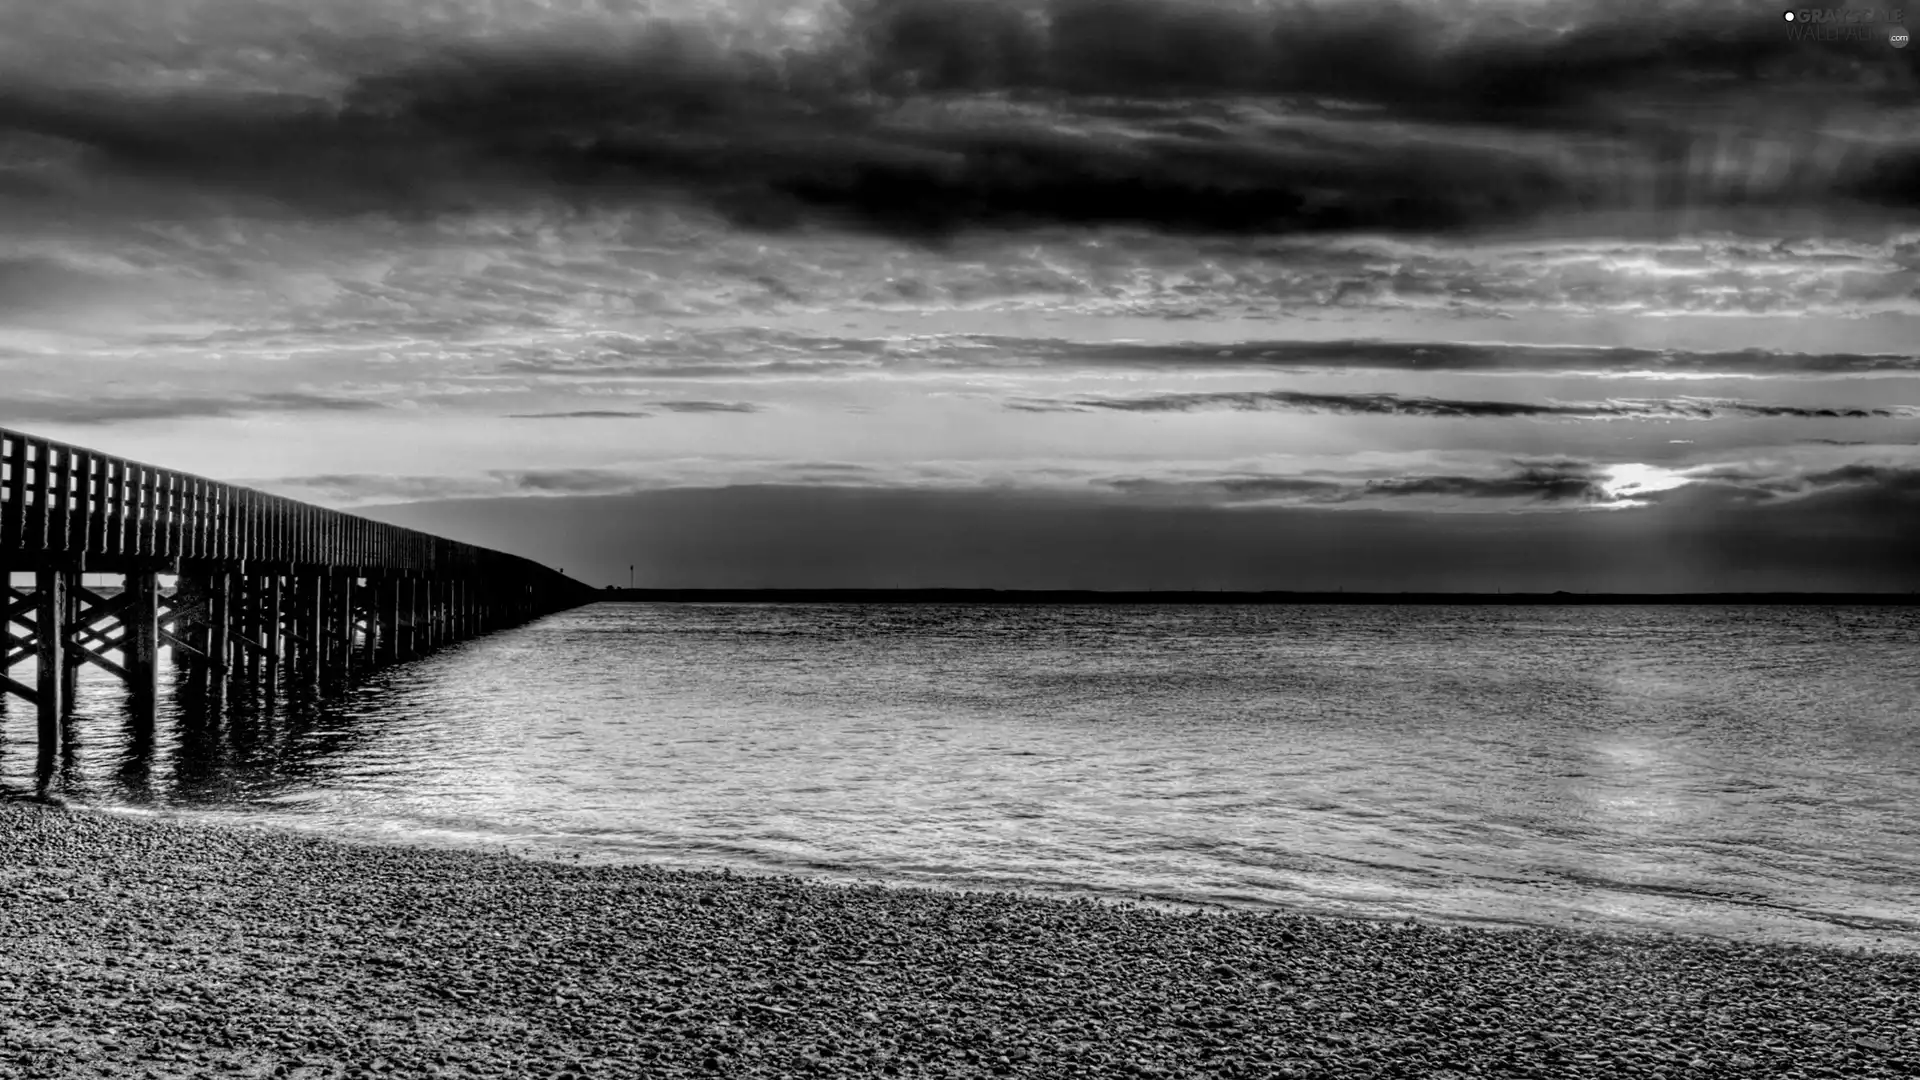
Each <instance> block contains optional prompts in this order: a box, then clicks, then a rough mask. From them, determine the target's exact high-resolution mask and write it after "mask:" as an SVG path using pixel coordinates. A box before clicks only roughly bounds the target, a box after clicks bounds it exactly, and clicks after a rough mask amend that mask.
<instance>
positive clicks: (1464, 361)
mask: <svg viewBox="0 0 1920 1080" xmlns="http://www.w3.org/2000/svg"><path fill="white" fill-rule="evenodd" d="M968 344H970V345H971V346H972V348H971V349H969V350H967V351H965V352H962V351H961V350H958V349H955V350H954V351H953V352H952V353H951V354H949V355H953V356H954V357H956V358H961V357H965V356H969V355H970V356H972V357H975V358H977V359H978V360H979V361H980V362H981V363H983V364H995V363H999V364H1007V365H1012V364H1016V363H1017V364H1025V365H1031V364H1033V363H1035V362H1041V363H1045V364H1047V365H1049V366H1058V367H1082V368H1090V369H1100V368H1122V369H1130V368H1145V369H1161V370H1177V369H1181V368H1196V367H1209V368H1239V367H1245V368H1275V369H1284V370H1289V371H1315V372H1336V371H1354V370H1361V371H1366V370H1373V371H1458V372H1475V373H1504V372H1517V373H1527V374H1538V375H1593V376H1621V375H1635V376H1645V375H1649V374H1651V375H1656V376H1660V375H1666V376H1688V377H1714V376H1720V377H1724V376H1738V375H1757V376H1793V375H1868V374H1882V375H1885V374H1906V373H1914V372H1920V357H1916V356H1914V355H1912V354H1892V353H1872V354H1862V353H1799V352H1787V351H1780V350H1771V349H1740V350H1730V351H1722V352H1698V351H1689V350H1684V349H1640V348H1627V347H1606V346H1576V345H1512V344H1504V343H1500V342H1449V341H1375V340H1359V339H1349V340H1339V341H1246V342H1237V343H1233V344H1227V345H1218V344H1206V345H1201V344H1161V345H1149V344H1135V343H1125V342H1112V343H1107V342H1078V341H1064V340H1035V339H1023V338H986V337H983V338H975V339H972V340H971V341H969V343H968ZM982 346H991V348H992V351H991V352H988V351H986V350H985V349H983V348H982Z"/></svg>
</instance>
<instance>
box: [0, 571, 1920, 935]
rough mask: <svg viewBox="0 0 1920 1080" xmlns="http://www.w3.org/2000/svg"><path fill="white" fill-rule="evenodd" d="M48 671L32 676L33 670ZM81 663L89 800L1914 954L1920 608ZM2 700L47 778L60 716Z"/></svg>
mask: <svg viewBox="0 0 1920 1080" xmlns="http://www.w3.org/2000/svg"><path fill="white" fill-rule="evenodd" d="M14 674H15V677H16V678H22V679H25V678H28V677H30V674H31V666H30V665H27V666H26V668H25V670H21V669H19V668H16V669H15V673H14ZM123 698H124V694H123V691H121V690H120V688H119V687H118V686H117V685H116V684H115V683H114V681H113V680H112V678H111V677H110V676H105V675H104V674H96V673H92V672H89V673H88V674H87V675H86V676H85V677H84V680H83V686H82V693H81V695H80V702H79V709H78V716H77V719H76V723H75V733H76V734H75V738H74V740H73V751H72V753H71V754H70V755H69V756H68V757H67V758H66V759H65V760H64V762H63V763H62V765H61V769H60V773H59V775H58V777H57V781H56V784H57V788H58V789H59V790H61V791H62V792H63V793H64V794H65V795H66V797H67V798H68V799H69V800H72V801H76V802H80V803H84V804H88V805H93V806H99V807H111V808H115V809H120V810H126V811H130V812H155V813H162V814H167V815H176V816H181V817H187V818H211V819H217V820H227V821H231V820H239V821H252V822H260V823H269V824H274V825H282V826H291V827H294V828H300V829H311V830H317V831H320V832H323V833H327V834H332V835H339V836H347V837H356V838H372V839H386V840H396V841H404V842H417V843H429V844H443V845H453V846H465V847H493V848H499V847H506V848H509V849H511V850H514V851H518V852H523V853H527V854H530V855H536V856H544V857H560V858H574V857H579V858H582V859H585V860H594V861H608V860H612V861H653V862H661V863H668V864H674V865H683V866H700V867H717V866H727V867H732V868H735V869H740V870H747V871H761V872H778V873H788V874H801V875H809V876H821V877H828V878H835V879H843V880H852V879H860V880H880V881H887V882H896V883H911V884H920V885H931V886H936V887H945V888H983V887H990V888H1011V889H1021V890H1031V891H1038V892H1053V893H1079V894H1095V895H1102V896H1109V897H1116V898H1120V897H1124V898H1135V899H1138V898H1142V897H1145V898H1148V899H1150V900H1154V901H1160V902H1168V903H1199V904H1218V905H1232V906H1248V907H1283V908H1293V909H1301V910H1310V911H1318V912H1326V913H1333V914H1341V915H1355V916H1365V917H1393V918H1398V917H1407V916H1414V917H1420V918H1424V919H1435V920H1444V921H1454V922H1491V923H1504V924H1516V923H1532V924H1550V925H1559V926H1581V927H1602V928H1609V927H1614V928H1617V927H1626V926H1637V927H1649V928H1662V929H1668V930H1675V931H1685V932H1701V933H1711V934H1720V935H1725V936H1730V937H1737V938H1745V939H1765V940H1781V941H1799V942H1827V943H1834V944H1841V945H1866V946H1868V947H1870V948H1882V949H1901V950H1920V609H1916V608H1895V607H1872V608H1869V607H1862V608H1829V607H1664V606H1663V607H1519V606H1515V607H1498V606H1459V607H1440V606H1434V607H1428V606H1410V607H1367V606H1325V607H1320V606H1312V607H1290V606H1236V607H1209V606H1192V607H1072V606H1049V607H994V606H959V607H936V606H904V605H903V606H851V605H848V606H775V605H754V604H713V605H705V604H702V605H653V604H612V603H608V604H597V605H594V606H591V607H586V608H581V609H578V610H575V611H571V612H566V613H563V614H560V615H556V616H553V617H550V618H547V619H544V620H542V621H539V622H537V623H534V624H530V625H528V626H525V627H521V628H518V629H515V630H511V631H507V632H504V633H500V634H495V635H492V636H489V637H487V638H483V639H479V640H475V641H471V642H466V643H463V644H460V645H457V646H453V647H451V648H448V649H445V650H443V651H440V652H438V653H435V654H433V655H430V656H428V657H425V658H422V659H419V660H416V661H412V662H408V663H405V664H401V665H398V666H394V667H391V668H387V669H383V670H381V671H378V672H376V673H374V674H373V675H372V676H371V677H370V678H368V679H366V680H365V681H362V682H360V683H358V684H357V685H355V686H353V687H352V688H351V689H348V690H344V691H341V692H337V693H335V694H333V695H331V696H323V697H319V698H315V697H312V696H308V695H304V694H291V695H288V694H282V695H281V696H280V697H279V698H278V699H276V700H268V699H267V698H266V697H265V696H264V695H259V694H254V693H240V694H237V695H236V697H235V699H234V702H233V704H232V706H231V708H230V710H229V713H228V715H226V716H224V717H223V718H221V719H219V720H217V721H215V720H211V719H209V717H208V716H207V715H206V714H205V712H204V710H201V709H199V708H198V707H196V706H194V705H193V704H192V703H191V699H190V697H176V696H174V695H172V694H169V695H168V697H167V699H166V703H165V704H164V705H163V714H162V717H161V719H160V722H159V723H158V725H157V726H156V729H155V732H154V734H153V735H152V737H151V738H144V737H142V735H141V733H140V732H139V731H138V730H137V729H136V728H135V727H134V726H133V725H131V724H130V723H129V721H128V720H127V719H126V715H125V711H124V705H123ZM6 710H7V711H6V712H5V714H4V715H3V716H0V732H4V739H0V785H4V786H5V787H7V788H10V789H15V790H19V789H28V788H31V786H32V785H33V781H34V776H33V769H34V761H33V752H32V745H33V744H32V738H33V717H32V710H31V708H30V707H29V706H27V705H26V704H25V703H23V702H19V701H14V702H12V703H10V704H9V705H8V706H6Z"/></svg>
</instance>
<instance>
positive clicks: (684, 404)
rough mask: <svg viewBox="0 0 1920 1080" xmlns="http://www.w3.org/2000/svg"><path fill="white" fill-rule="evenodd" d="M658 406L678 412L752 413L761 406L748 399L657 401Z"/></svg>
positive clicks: (656, 405)
mask: <svg viewBox="0 0 1920 1080" xmlns="http://www.w3.org/2000/svg"><path fill="white" fill-rule="evenodd" d="M652 404H653V405H654V406H655V407H656V408H661V409H665V410H667V411H668V412H678V413H751V412H759V411H760V406H758V405H755V404H753V403H752V402H747V401H655V402H652Z"/></svg>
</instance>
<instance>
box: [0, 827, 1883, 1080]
mask: <svg viewBox="0 0 1920 1080" xmlns="http://www.w3.org/2000/svg"><path fill="white" fill-rule="evenodd" d="M341 1075H347V1076H375V1075H392V1076H403V1077H416V1076H482V1077H496V1076H497V1077H523V1076H527V1077H562V1076H570V1077H602V1076H606V1077H615V1076H620V1077H627V1076H635V1077H639V1076H647V1077H654V1076H657V1077H675V1076H726V1077H736V1076H737V1077H750V1076H766V1077H788V1076H889V1077H920V1076H1013V1077H1063V1078H1068V1077H1099V1076H1165V1077H1188V1076H1221V1077H1418V1078H1445V1077H1456V1076H1481V1077H1542V1078H1556V1080H1557V1078H1564V1077H1623V1076H1624V1077H1656V1076H1664V1077H1673V1078H1680V1077H1768V1078H1780V1077H1846V1078H1854V1077H1881V1076H1884V1077H1895V1076H1912V1075H1920V957H1913V956H1902V955H1892V954H1878V953H1852V952H1848V953H1842V952H1837V951H1826V950H1816V949H1807V948H1788V947H1768V946H1757V945H1738V944H1729V943H1725V942H1718V941H1712V940H1703V939H1692V938H1687V939H1675V938H1666V937H1639V936H1602V935H1593V934H1575V933H1568V932H1561V931H1544V930H1541V931H1535V930H1523V931H1515V930H1479V929H1445V928H1438V927H1433V926H1421V925H1387V924H1371V923H1356V922H1346V921H1336V920H1329V919H1316V918H1306V917H1300V916H1279V915H1272V914H1254V913H1228V914H1213V913H1195V914H1176V913H1170V912H1166V911H1161V910H1156V909H1152V908H1147V907H1131V906H1121V905H1112V904H1104V903H1096V902H1092V901H1065V900H1046V899H1034V898H1025V897H1017V896H1012V895H1006V894H996V893H961V894H950V893H939V892H929V891H921V890H911V889H888V888H880V887H864V886H863V887H843V886H834V885H824V884H811V883H805V882H799V881H794V880H790V879H782V878H772V877H742V876H737V875H726V874H704V873H687V872H679V871H667V870H661V869H654V868H647V867H581V866H568V865H558V864H552V863H540V862H530V861H526V860H522V859H517V858H514V857H511V856H507V855H498V854H483V853H461V852H447V851H432V850H419V849H410V848H398V847H381V846H368V845H352V844H342V843H336V842H331V841H326V840H322V839H318V838H314V837H309V836H304V835H298V834H291V833H279V832H271V831H266V830H261V829H250V828H249V829H242V828H217V827H204V826H188V825H179V824H171V823H166V822H160V821H153V820H145V819H137V818H128V817H121V816H116V815H107V814H98V813H90V812H83V811H74V810H65V809H60V808H56V807H47V806H40V805H35V804H28V803H0V1076H6V1077H13V1076H20V1077H32V1078H35V1080H39V1078H47V1080H54V1078H64V1077H92V1076H112V1077H167V1078H170V1077H182V1078H184V1077H203V1076H263V1077H264V1076H275V1077H279V1076H290V1077H322V1076H327V1077H333V1076H341Z"/></svg>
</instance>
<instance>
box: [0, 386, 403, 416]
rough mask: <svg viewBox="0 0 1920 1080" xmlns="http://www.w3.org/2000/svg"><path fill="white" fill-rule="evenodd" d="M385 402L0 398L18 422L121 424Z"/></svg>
mask: <svg viewBox="0 0 1920 1080" xmlns="http://www.w3.org/2000/svg"><path fill="white" fill-rule="evenodd" d="M385 408H387V406H386V405H384V404H382V403H380V402H378V401H373V400H370V399H367V398H353V397H339V396H335V395H330V394H316V393H307V392H298V391H287V392H276V393H258V394H234V395H229V396H225V397H216V396H211V395H208V396H201V395H166V394H149V395H146V396H142V397H93V398H81V397H73V396H67V397H15V398H13V400H9V401H0V421H6V422H9V423H19V424H116V423H123V422H129V421H138V420H186V419H207V418H214V417H231V416H246V415H250V414H255V413H301V412H372V411H377V410H381V409H385Z"/></svg>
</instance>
